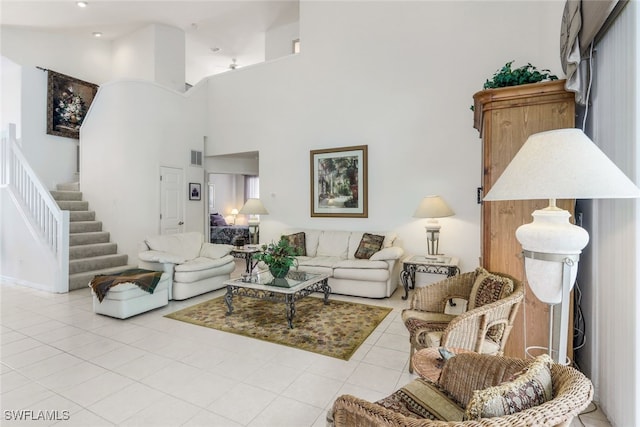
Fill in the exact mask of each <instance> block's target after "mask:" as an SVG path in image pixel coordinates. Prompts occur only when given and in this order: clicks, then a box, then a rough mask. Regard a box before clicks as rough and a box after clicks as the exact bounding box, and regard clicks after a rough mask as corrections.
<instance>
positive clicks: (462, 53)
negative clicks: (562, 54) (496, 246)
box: [207, 1, 563, 271]
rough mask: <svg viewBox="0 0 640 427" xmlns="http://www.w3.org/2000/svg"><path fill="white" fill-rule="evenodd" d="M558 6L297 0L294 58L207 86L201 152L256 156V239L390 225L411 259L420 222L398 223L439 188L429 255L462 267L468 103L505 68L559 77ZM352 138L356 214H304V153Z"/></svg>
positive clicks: (473, 248)
mask: <svg viewBox="0 0 640 427" xmlns="http://www.w3.org/2000/svg"><path fill="white" fill-rule="evenodd" d="M562 7H563V4H562V3H561V2H484V1H482V2H437V1H425V2H395V1H394V2H385V1H382V2H316V1H305V2H302V3H301V5H300V37H301V45H302V52H301V53H300V54H299V55H295V56H291V57H287V58H283V59H281V60H278V61H272V62H268V63H265V64H261V65H258V66H252V67H247V68H242V69H239V70H236V72H234V73H225V74H221V75H216V76H213V77H211V78H210V79H209V101H210V110H209V116H208V118H207V126H208V128H207V136H208V140H207V141H208V144H207V154H209V155H212V154H215V155H217V154H228V153H234V152H247V151H259V152H260V192H261V198H262V200H263V202H264V204H265V206H266V208H267V209H268V210H269V213H270V214H269V215H268V216H264V218H261V221H262V225H261V240H264V241H269V240H271V239H274V238H277V237H278V233H279V232H280V231H281V230H282V229H283V228H285V227H288V226H300V227H311V228H329V229H336V228H338V229H346V230H353V229H358V230H371V231H383V230H395V231H397V232H398V233H399V237H400V239H401V241H402V246H403V247H404V248H405V250H406V251H407V252H408V253H424V252H426V247H425V246H426V245H425V240H426V239H425V230H424V225H425V224H424V221H422V220H418V219H416V218H413V217H412V215H413V212H414V211H415V209H416V207H417V205H418V203H419V202H420V200H421V199H422V197H424V196H426V195H429V194H439V195H441V196H443V197H444V198H445V200H447V202H448V203H449V205H450V206H451V207H452V208H453V210H454V211H455V213H456V215H455V216H453V217H449V218H444V219H442V220H441V221H440V222H441V224H442V231H441V244H440V249H441V251H443V252H445V253H449V254H455V255H456V256H459V257H460V259H461V268H462V270H463V271H467V270H470V269H473V268H475V267H476V266H477V265H478V256H479V250H480V241H479V239H480V233H479V221H480V219H479V216H480V209H479V205H478V204H477V203H476V188H477V187H478V186H479V185H480V177H481V167H480V164H481V162H480V153H481V146H480V138H479V135H478V132H477V131H476V130H475V129H473V113H472V112H471V111H470V109H469V107H470V105H471V104H472V101H473V100H472V96H473V94H474V93H475V92H477V91H478V90H481V89H482V84H483V83H484V81H485V80H486V79H487V78H488V77H490V76H491V75H492V74H493V73H494V72H495V71H496V70H497V69H498V68H500V67H501V66H502V65H504V64H505V63H506V62H508V61H511V60H515V61H516V63H517V64H526V63H527V62H531V63H533V64H536V65H538V66H542V67H544V68H550V69H551V70H552V71H553V72H555V73H556V74H560V66H559V56H558V48H557V46H558V37H559V22H560V16H561V14H562ZM329 23H330V28H331V29H330V30H329V29H328V26H329ZM540 23H545V24H544V25H541V24H540ZM512 34H518V37H512V36H511V35H512ZM361 144H366V145H368V152H369V162H368V165H369V217H368V218H367V219H334V218H325V219H321V218H311V217H310V208H309V205H310V200H309V197H310V196H309V192H310V188H309V186H310V183H309V179H308V176H309V151H310V150H314V149H322V148H331V147H343V146H351V145H361ZM514 256H515V255H514Z"/></svg>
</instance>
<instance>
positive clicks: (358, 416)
mask: <svg viewBox="0 0 640 427" xmlns="http://www.w3.org/2000/svg"><path fill="white" fill-rule="evenodd" d="M473 425H478V426H479V425H481V424H475V423H472V424H468V423H459V422H446V421H433V420H428V419H416V418H409V417H405V416H404V415H402V414H399V413H397V412H394V411H391V410H389V409H387V408H384V407H382V406H380V405H376V404H375V403H371V402H368V401H366V400H363V399H359V398H357V397H355V396H351V395H348V394H345V395H342V396H340V397H338V398H337V399H336V401H335V402H334V403H333V408H332V409H331V410H330V412H329V414H327V426H328V427H329V426H331V427H333V426H335V427H353V426H358V427H446V426H473Z"/></svg>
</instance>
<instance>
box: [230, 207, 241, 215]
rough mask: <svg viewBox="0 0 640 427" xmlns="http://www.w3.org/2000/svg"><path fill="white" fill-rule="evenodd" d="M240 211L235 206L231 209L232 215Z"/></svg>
mask: <svg viewBox="0 0 640 427" xmlns="http://www.w3.org/2000/svg"><path fill="white" fill-rule="evenodd" d="M239 213H240V212H238V209H236V208H233V209H231V215H238V214H239Z"/></svg>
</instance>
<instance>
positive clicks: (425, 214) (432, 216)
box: [413, 196, 455, 259]
mask: <svg viewBox="0 0 640 427" xmlns="http://www.w3.org/2000/svg"><path fill="white" fill-rule="evenodd" d="M452 215H455V214H454V213H453V211H452V210H451V208H450V207H449V206H448V205H447V203H446V202H445V201H444V200H443V199H442V197H440V196H427V197H425V198H424V199H422V201H421V202H420V204H419V205H418V209H416V211H415V213H414V214H413V217H414V218H428V219H427V225H426V227H425V230H426V231H427V258H430V259H438V255H442V254H439V253H438V245H439V243H440V223H439V222H438V220H437V218H444V217H447V216H452Z"/></svg>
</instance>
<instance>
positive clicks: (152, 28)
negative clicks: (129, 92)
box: [112, 24, 185, 92]
mask: <svg viewBox="0 0 640 427" xmlns="http://www.w3.org/2000/svg"><path fill="white" fill-rule="evenodd" d="M112 63H113V75H112V78H113V79H121V78H126V79H141V80H147V81H153V82H156V83H159V84H161V85H164V86H166V87H168V88H171V89H173V90H176V91H178V92H184V83H185V34H184V31H183V30H181V29H179V28H175V27H170V26H168V25H161V24H152V25H149V26H147V27H144V28H142V29H140V30H138V31H134V32H133V33H131V34H128V35H126V36H123V37H120V38H119V39H116V40H114V41H113V59H112Z"/></svg>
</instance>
